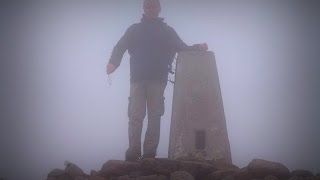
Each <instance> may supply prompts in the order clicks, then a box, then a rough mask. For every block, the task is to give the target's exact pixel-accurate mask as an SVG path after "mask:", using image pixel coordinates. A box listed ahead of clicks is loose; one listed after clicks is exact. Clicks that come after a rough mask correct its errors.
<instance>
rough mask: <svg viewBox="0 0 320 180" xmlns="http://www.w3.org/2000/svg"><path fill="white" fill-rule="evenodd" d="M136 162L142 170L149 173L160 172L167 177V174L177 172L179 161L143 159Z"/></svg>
mask: <svg viewBox="0 0 320 180" xmlns="http://www.w3.org/2000/svg"><path fill="white" fill-rule="evenodd" d="M138 162H139V163H140V165H141V168H142V170H143V171H146V172H149V173H159V171H162V172H164V173H165V174H166V175H167V173H172V172H174V171H177V170H178V167H179V161H176V160H172V159H167V158H144V159H142V160H139V161H138ZM160 174H162V173H160Z"/></svg>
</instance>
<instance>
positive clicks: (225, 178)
mask: <svg viewBox="0 0 320 180" xmlns="http://www.w3.org/2000/svg"><path fill="white" fill-rule="evenodd" d="M221 180H235V179H234V177H233V176H232V175H229V176H226V177H224V178H223V179H221Z"/></svg>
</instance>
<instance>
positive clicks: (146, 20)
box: [141, 14, 164, 23]
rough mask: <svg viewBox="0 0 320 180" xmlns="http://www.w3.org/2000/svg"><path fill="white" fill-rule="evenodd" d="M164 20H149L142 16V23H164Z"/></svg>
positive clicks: (158, 18) (159, 18)
mask: <svg viewBox="0 0 320 180" xmlns="http://www.w3.org/2000/svg"><path fill="white" fill-rule="evenodd" d="M163 21H164V18H161V17H157V18H153V19H148V18H147V17H146V15H145V14H143V15H142V18H141V22H143V23H162V22H163Z"/></svg>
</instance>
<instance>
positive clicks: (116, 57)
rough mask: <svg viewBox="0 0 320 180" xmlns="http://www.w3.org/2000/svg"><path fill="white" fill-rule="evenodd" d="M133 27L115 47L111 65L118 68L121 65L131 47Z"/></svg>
mask: <svg viewBox="0 0 320 180" xmlns="http://www.w3.org/2000/svg"><path fill="white" fill-rule="evenodd" d="M132 28H133V26H130V27H129V28H128V29H127V31H126V32H125V34H124V35H123V36H122V37H121V38H120V40H119V41H118V43H117V44H116V45H115V46H114V48H113V50H112V53H111V57H110V59H109V63H111V64H113V65H114V66H116V67H118V66H119V65H120V63H121V60H122V57H123V54H124V53H125V52H126V51H127V49H128V45H129V38H130V34H131V31H132Z"/></svg>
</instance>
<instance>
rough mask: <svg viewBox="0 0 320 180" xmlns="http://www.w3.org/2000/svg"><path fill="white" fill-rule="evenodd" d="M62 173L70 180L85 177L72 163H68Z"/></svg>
mask: <svg viewBox="0 0 320 180" xmlns="http://www.w3.org/2000/svg"><path fill="white" fill-rule="evenodd" d="M64 171H65V172H66V174H68V175H69V176H71V177H72V178H75V177H77V176H83V175H85V173H84V172H83V171H82V169H80V168H79V167H78V166H77V165H75V164H73V163H68V164H67V166H66V168H65V170H64Z"/></svg>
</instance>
